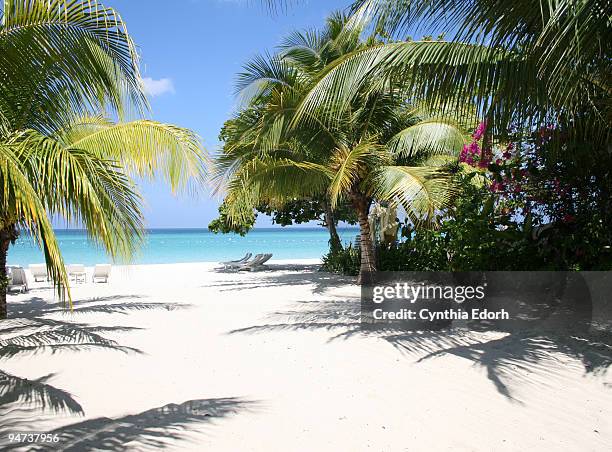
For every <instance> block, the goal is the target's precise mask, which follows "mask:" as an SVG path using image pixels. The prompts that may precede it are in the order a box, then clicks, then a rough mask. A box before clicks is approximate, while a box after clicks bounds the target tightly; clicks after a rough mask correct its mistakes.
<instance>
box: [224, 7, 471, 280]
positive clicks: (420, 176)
mask: <svg viewBox="0 0 612 452" xmlns="http://www.w3.org/2000/svg"><path fill="white" fill-rule="evenodd" d="M362 32H363V29H362V28H360V27H359V26H355V24H354V23H353V22H352V21H350V20H348V19H347V18H344V17H342V16H339V15H337V16H334V17H332V18H331V19H330V20H329V21H328V25H327V27H326V29H324V30H323V31H322V32H316V31H310V32H306V33H294V34H293V35H291V36H290V37H289V38H288V40H287V41H286V42H285V43H284V45H283V46H281V49H280V53H279V54H278V55H275V56H272V57H267V58H266V57H261V58H258V59H256V60H254V61H253V62H251V63H250V64H248V65H247V66H246V70H245V72H244V73H243V74H241V76H240V81H241V84H240V86H239V88H240V90H241V91H242V93H245V92H246V93H248V100H247V106H246V108H245V109H243V110H242V111H241V112H240V113H239V115H238V116H237V122H236V124H238V125H239V126H240V127H239V128H238V129H237V130H235V133H233V134H232V137H233V139H232V140H231V141H230V142H229V143H226V146H225V147H224V154H223V155H222V156H221V157H220V158H219V159H218V160H217V169H218V171H219V174H220V175H222V176H223V177H224V178H226V180H227V181H228V182H227V190H228V193H227V196H226V198H225V202H226V206H227V207H228V213H229V216H230V217H232V216H233V217H234V218H238V219H240V218H242V216H245V215H248V214H250V212H251V209H252V208H253V206H254V205H256V203H257V202H259V201H261V200H266V201H267V202H277V203H281V204H282V203H283V202H285V201H287V200H290V199H293V198H304V197H309V196H313V195H316V194H325V195H326V196H328V197H329V199H330V202H331V205H332V207H335V206H336V204H337V203H338V202H340V201H342V200H348V201H349V202H350V203H351V204H352V206H353V208H354V209H355V211H356V213H357V216H358V219H359V226H360V243H361V270H360V279H363V277H364V276H365V275H367V274H368V273H369V272H372V271H374V270H375V269H376V262H375V259H374V248H373V243H372V238H371V234H370V230H369V222H368V213H369V209H370V205H371V203H372V201H373V200H374V199H376V200H379V201H384V202H390V203H400V204H401V205H402V206H403V207H404V209H405V210H406V212H407V213H408V215H409V217H410V218H411V220H412V221H413V222H415V223H418V224H423V223H428V224H431V223H433V222H434V221H435V217H436V213H437V212H439V210H440V209H441V208H442V207H443V206H444V205H447V204H448V202H449V201H450V199H451V196H452V193H453V191H452V186H451V184H450V178H449V173H448V171H446V166H445V165H447V164H448V163H449V161H452V160H455V158H456V155H457V154H458V152H459V150H460V149H461V147H462V146H463V144H464V134H463V132H462V130H461V127H460V125H459V124H456V123H454V122H453V121H450V120H448V119H447V118H444V117H441V116H439V115H434V114H432V113H431V112H428V111H427V110H426V109H423V108H420V106H419V105H415V104H411V103H410V102H409V101H408V98H409V93H408V92H407V91H406V90H405V85H404V84H403V83H401V82H400V83H394V84H390V83H388V82H386V81H384V80H382V79H381V78H376V77H372V78H370V79H369V80H368V81H367V82H366V84H365V86H364V87H363V89H362V90H361V91H360V93H359V95H358V96H356V97H355V98H354V99H353V100H352V101H351V103H350V105H349V106H347V108H344V109H342V110H341V109H338V108H336V106H335V105H333V104H328V103H326V102H325V100H324V99H322V100H321V102H320V103H319V104H318V105H317V108H316V109H312V110H310V111H309V112H308V113H307V114H302V115H301V116H299V117H298V116H297V115H296V113H297V112H299V111H300V108H301V105H302V104H303V102H305V100H306V96H307V94H308V93H309V91H310V90H311V89H312V87H313V86H316V84H317V83H318V82H319V80H320V79H321V78H322V77H324V76H325V74H326V73H328V72H329V71H330V70H333V68H334V67H336V66H337V65H339V64H341V62H342V61H343V59H344V58H346V56H347V55H351V54H352V53H353V52H356V51H359V50H360V49H364V48H369V47H370V46H372V45H377V41H376V39H375V38H373V37H371V38H369V39H367V40H362V39H361V38H360V36H361V34H362ZM330 117H334V121H329V118H330Z"/></svg>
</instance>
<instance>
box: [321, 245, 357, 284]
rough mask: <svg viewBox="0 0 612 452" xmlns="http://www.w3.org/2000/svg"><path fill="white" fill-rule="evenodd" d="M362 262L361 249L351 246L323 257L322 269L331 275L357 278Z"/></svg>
mask: <svg viewBox="0 0 612 452" xmlns="http://www.w3.org/2000/svg"><path fill="white" fill-rule="evenodd" d="M360 262H361V253H360V251H359V248H354V247H353V245H349V246H348V247H346V248H341V249H338V250H332V251H330V252H329V253H328V254H326V255H325V256H323V266H322V269H323V270H325V271H328V272H331V273H341V274H343V275H350V276H357V275H358V274H359V266H360Z"/></svg>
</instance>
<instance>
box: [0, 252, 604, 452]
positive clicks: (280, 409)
mask: <svg viewBox="0 0 612 452" xmlns="http://www.w3.org/2000/svg"><path fill="white" fill-rule="evenodd" d="M316 264H317V261H298V260H295V261H293V262H282V261H272V263H271V265H270V267H269V270H267V271H262V272H255V273H239V274H236V273H227V272H219V271H215V270H214V264H210V263H199V264H171V265H143V266H125V267H114V268H113V274H112V277H111V280H110V282H109V283H108V284H92V283H91V282H87V283H86V284H81V285H77V286H75V287H74V289H73V297H74V299H75V305H74V311H73V312H72V313H66V312H65V311H63V310H62V307H61V305H60V304H59V303H57V301H56V300H55V299H54V295H53V292H52V290H51V289H50V288H48V287H46V284H45V283H40V284H36V285H33V288H32V290H31V291H30V293H29V294H27V295H14V296H10V298H9V313H10V316H11V317H12V319H11V320H8V321H5V322H2V323H0V340H1V341H2V342H1V345H2V347H1V348H0V372H2V373H0V377H1V379H0V434H1V435H2V436H1V437H0V438H1V439H0V441H2V440H5V441H6V439H7V438H8V437H7V435H8V433H11V432H29V431H36V432H45V433H51V434H58V440H59V442H58V443H56V444H52V445H48V447H49V448H57V449H60V450H76V451H80V450H94V449H97V450H138V451H140V450H154V449H159V448H165V449H167V450H194V451H232V452H233V451H265V452H271V451H445V450H453V451H456V450H460V451H463V450H464V451H516V450H520V451H529V450H538V451H541V450H546V451H577V450H581V451H603V450H610V449H611V448H612V378H611V376H610V374H609V373H608V374H606V373H605V368H606V366H607V365H609V361H606V359H607V358H605V357H604V358H601V357H600V358H601V361H598V362H593V360H594V359H596V358H588V356H591V355H588V353H586V352H585V353H582V352H579V351H576V350H575V349H572V351H571V352H567V351H565V352H563V351H561V350H560V348H559V347H552V346H551V345H550V344H547V343H545V342H542V341H540V342H538V341H537V340H535V339H531V338H525V337H510V336H509V335H508V334H506V333H487V334H484V333H482V334H480V335H476V334H475V333H468V332H465V333H461V332H457V333H456V334H450V335H449V334H444V335H442V334H434V333H422V334H402V333H401V332H397V331H384V332H382V331H378V332H370V333H367V334H366V333H365V332H364V331H362V330H361V329H360V328H359V324H358V321H359V288H358V286H356V285H355V284H354V281H353V280H352V279H351V278H340V277H338V276H333V275H329V274H326V273H320V272H317V271H316V270H317V265H316ZM89 271H90V272H91V269H89ZM570 348H571V347H570ZM441 351H442V352H441ZM436 352H438V353H436ZM592 356H596V355H592ZM589 359H590V361H589ZM28 380H29V381H28ZM42 402H44V403H45V405H46V406H45V409H42V405H41V404H42ZM40 447H41V448H43V446H40ZM23 450H32V449H31V448H29V447H24V448H23Z"/></svg>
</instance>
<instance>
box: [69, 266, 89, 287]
mask: <svg viewBox="0 0 612 452" xmlns="http://www.w3.org/2000/svg"><path fill="white" fill-rule="evenodd" d="M67 273H68V277H69V278H70V279H72V280H74V282H75V283H79V282H85V280H86V279H87V273H85V266H84V265H83V264H72V265H69V266H68V268H67Z"/></svg>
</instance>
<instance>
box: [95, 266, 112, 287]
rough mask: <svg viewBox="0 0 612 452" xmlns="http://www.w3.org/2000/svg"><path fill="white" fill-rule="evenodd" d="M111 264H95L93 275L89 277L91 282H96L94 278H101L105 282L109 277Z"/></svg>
mask: <svg viewBox="0 0 612 452" xmlns="http://www.w3.org/2000/svg"><path fill="white" fill-rule="evenodd" d="M110 272H111V264H97V265H96V266H95V267H94V271H93V276H92V277H91V281H92V282H96V279H103V280H104V282H105V283H107V282H108V278H109V277H110Z"/></svg>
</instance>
